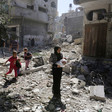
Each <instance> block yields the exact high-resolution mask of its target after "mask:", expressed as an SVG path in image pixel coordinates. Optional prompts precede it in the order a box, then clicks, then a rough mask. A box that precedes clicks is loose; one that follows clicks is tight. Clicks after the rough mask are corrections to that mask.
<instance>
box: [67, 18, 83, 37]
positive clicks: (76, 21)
mask: <svg viewBox="0 0 112 112" xmlns="http://www.w3.org/2000/svg"><path fill="white" fill-rule="evenodd" d="M65 28H66V34H67V35H72V36H73V38H74V39H75V38H80V37H82V36H83V16H80V17H73V18H65Z"/></svg>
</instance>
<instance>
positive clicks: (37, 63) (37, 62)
mask: <svg viewBox="0 0 112 112" xmlns="http://www.w3.org/2000/svg"><path fill="white" fill-rule="evenodd" d="M33 61H34V62H35V65H34V66H35V67H38V66H42V65H44V64H45V63H44V59H43V57H35V58H33Z"/></svg>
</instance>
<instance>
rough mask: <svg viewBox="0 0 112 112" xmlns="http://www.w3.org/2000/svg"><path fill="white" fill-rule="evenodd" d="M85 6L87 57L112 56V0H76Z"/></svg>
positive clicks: (85, 45)
mask: <svg viewBox="0 0 112 112" xmlns="http://www.w3.org/2000/svg"><path fill="white" fill-rule="evenodd" d="M74 4H75V5H81V6H82V7H84V12H85V16H84V30H85V31H84V32H85V33H84V47H83V55H84V56H87V57H98V58H112V0H74Z"/></svg>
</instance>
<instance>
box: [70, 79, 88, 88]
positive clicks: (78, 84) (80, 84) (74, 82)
mask: <svg viewBox="0 0 112 112" xmlns="http://www.w3.org/2000/svg"><path fill="white" fill-rule="evenodd" d="M70 82H71V85H75V86H74V87H76V88H78V89H80V88H83V87H84V86H85V85H86V82H84V81H83V80H79V79H77V78H73V79H71V81H70Z"/></svg>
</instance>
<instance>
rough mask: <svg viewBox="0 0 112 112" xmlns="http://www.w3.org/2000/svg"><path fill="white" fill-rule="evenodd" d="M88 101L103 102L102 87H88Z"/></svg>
mask: <svg viewBox="0 0 112 112" xmlns="http://www.w3.org/2000/svg"><path fill="white" fill-rule="evenodd" d="M90 99H95V100H101V101H105V93H104V86H90Z"/></svg>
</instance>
